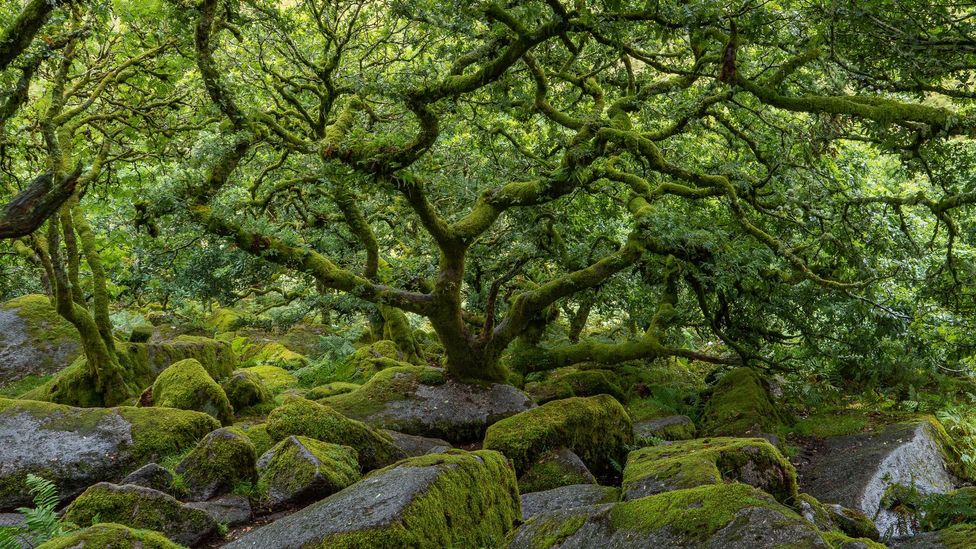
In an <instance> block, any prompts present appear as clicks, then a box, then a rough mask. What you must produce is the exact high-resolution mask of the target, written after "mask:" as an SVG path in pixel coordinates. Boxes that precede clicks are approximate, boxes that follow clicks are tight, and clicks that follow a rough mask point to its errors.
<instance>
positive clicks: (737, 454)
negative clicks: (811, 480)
mask: <svg viewBox="0 0 976 549" xmlns="http://www.w3.org/2000/svg"><path fill="white" fill-rule="evenodd" d="M733 480H736V481H739V482H743V483H745V484H750V485H752V486H755V487H757V488H759V489H761V490H764V491H766V492H768V493H770V494H772V495H773V496H774V497H775V498H776V499H778V500H779V501H783V502H792V501H793V500H794V499H795V498H796V496H797V494H798V491H797V483H796V470H795V469H794V468H793V465H792V464H790V462H789V461H787V460H786V458H784V457H783V455H782V454H780V453H779V450H777V449H776V447H774V446H773V445H771V444H770V443H769V442H767V441H766V440H764V439H758V438H756V439H749V438H723V437H717V438H704V439H697V440H688V441H681V442H675V443H673V444H668V445H664V446H649V447H646V448H641V449H639V450H634V451H633V452H630V454H628V455H627V465H626V466H625V467H624V480H623V486H622V489H623V497H624V499H637V498H641V497H644V496H650V495H653V494H659V493H661V492H669V491H671V490H680V489H683V488H694V487H695V486H701V485H704V484H719V483H722V482H729V481H733Z"/></svg>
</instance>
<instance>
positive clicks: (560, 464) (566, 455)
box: [518, 448, 596, 494]
mask: <svg viewBox="0 0 976 549" xmlns="http://www.w3.org/2000/svg"><path fill="white" fill-rule="evenodd" d="M518 484H519V493H522V494H528V493H529V492H541V491H543V490H551V489H553V488H558V487H560V486H569V485H571V484H596V478H595V477H594V476H593V473H591V472H590V470H589V469H587V468H586V464H585V463H583V460H581V459H580V458H579V456H577V455H576V454H575V453H573V451H572V450H570V449H568V448H559V449H557V450H553V451H552V452H547V453H545V454H543V455H542V456H541V457H540V458H539V459H537V460H536V461H535V463H533V464H532V465H530V466H529V468H528V470H526V471H525V473H523V474H522V475H521V476H520V477H519V479H518Z"/></svg>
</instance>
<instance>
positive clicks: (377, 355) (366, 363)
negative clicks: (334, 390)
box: [330, 340, 410, 384]
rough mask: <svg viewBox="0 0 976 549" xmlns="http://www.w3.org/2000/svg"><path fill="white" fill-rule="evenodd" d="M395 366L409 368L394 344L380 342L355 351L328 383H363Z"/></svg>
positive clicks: (387, 341) (386, 341)
mask: <svg viewBox="0 0 976 549" xmlns="http://www.w3.org/2000/svg"><path fill="white" fill-rule="evenodd" d="M397 366H410V363H409V362H407V361H406V360H405V357H404V355H403V354H402V353H401V352H400V351H399V350H398V349H397V346H396V343H394V342H392V341H389V340H380V341H377V342H375V343H371V344H369V345H365V346H363V347H360V348H359V349H356V352H354V353H353V354H351V355H349V357H348V358H346V360H345V362H344V363H343V364H341V365H340V366H339V367H338V368H337V369H336V372H335V374H334V376H333V379H332V380H330V381H345V382H349V383H360V384H362V383H365V382H367V381H368V380H369V379H370V378H372V377H373V376H374V375H376V373H377V372H380V371H382V370H385V369H387V368H395V367H397Z"/></svg>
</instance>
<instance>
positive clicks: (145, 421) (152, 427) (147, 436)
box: [118, 406, 220, 465]
mask: <svg viewBox="0 0 976 549" xmlns="http://www.w3.org/2000/svg"><path fill="white" fill-rule="evenodd" d="M118 411H119V415H121V416H122V417H123V418H124V419H125V420H126V421H128V422H129V423H131V424H132V449H131V451H132V454H133V456H134V458H135V460H136V461H137V462H139V464H140V465H142V464H145V463H147V462H149V461H155V462H157V463H159V462H160V461H161V460H164V459H166V458H167V457H169V456H172V455H176V454H179V453H182V452H185V451H186V450H187V449H189V448H192V447H193V446H194V445H195V444H196V443H197V441H198V440H200V439H201V438H203V437H204V436H206V434H207V433H209V432H211V431H213V430H214V429H217V428H219V427H220V423H218V422H217V421H216V420H215V419H214V418H213V417H212V416H210V415H208V414H204V413H201V412H195V411H191V410H178V409H166V408H133V407H131V406H122V407H120V408H118Z"/></svg>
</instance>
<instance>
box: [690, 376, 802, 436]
mask: <svg viewBox="0 0 976 549" xmlns="http://www.w3.org/2000/svg"><path fill="white" fill-rule="evenodd" d="M782 424H783V416H782V413H781V412H780V410H779V409H778V408H777V407H776V405H774V404H773V401H772V400H771V399H770V396H769V387H768V385H767V384H766V383H765V382H764V381H763V379H762V377H761V376H760V375H759V373H758V372H756V371H755V370H753V369H752V368H736V369H734V370H732V371H730V372H728V373H726V374H725V375H724V376H722V379H721V380H719V382H718V384H717V385H716V386H715V388H714V390H713V391H712V396H711V397H710V398H709V399H708V401H707V402H706V403H705V410H704V412H703V413H702V427H703V430H704V432H705V433H708V434H709V435H721V436H749V437H757V436H761V435H763V434H766V433H775V432H777V431H779V430H781V429H782Z"/></svg>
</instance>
